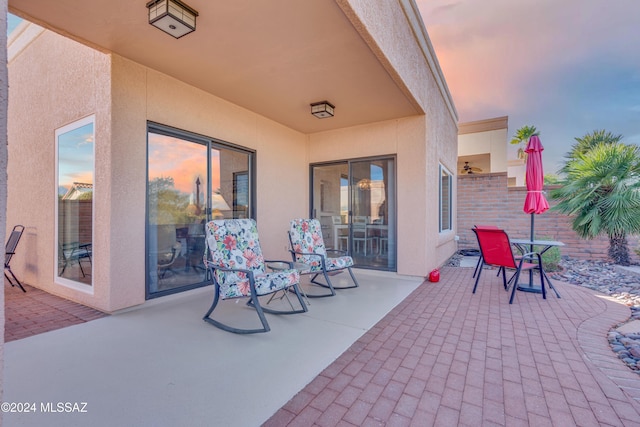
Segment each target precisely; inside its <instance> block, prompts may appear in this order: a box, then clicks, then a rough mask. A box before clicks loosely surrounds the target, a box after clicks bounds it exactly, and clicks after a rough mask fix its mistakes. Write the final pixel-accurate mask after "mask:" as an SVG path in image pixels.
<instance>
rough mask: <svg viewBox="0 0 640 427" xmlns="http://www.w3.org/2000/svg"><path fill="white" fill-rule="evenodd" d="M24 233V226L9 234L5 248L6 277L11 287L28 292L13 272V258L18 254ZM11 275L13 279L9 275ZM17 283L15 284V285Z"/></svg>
mask: <svg viewBox="0 0 640 427" xmlns="http://www.w3.org/2000/svg"><path fill="white" fill-rule="evenodd" d="M23 232H24V226H23V225H16V226H15V227H13V230H11V234H9V239H8V240H7V244H6V246H5V248H4V277H5V278H6V279H7V281H9V284H10V285H11V287H14V286H16V285H17V286H18V287H19V288H20V289H22V292H27V290H26V289H25V288H24V286H22V283H20V281H19V280H18V278H17V277H16V275H15V274H14V273H13V271H12V270H11V258H13V256H14V255H15V254H16V248H17V247H18V242H20V238H21V237H22V233H23ZM7 273H9V274H10V275H11V278H13V280H11V278H10V277H9V276H8V275H7ZM14 282H15V283H14Z"/></svg>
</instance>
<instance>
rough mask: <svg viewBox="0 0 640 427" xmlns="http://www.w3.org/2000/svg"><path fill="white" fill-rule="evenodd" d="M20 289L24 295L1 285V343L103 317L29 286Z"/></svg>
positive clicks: (16, 289) (98, 313)
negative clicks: (2, 319) (2, 297)
mask: <svg viewBox="0 0 640 427" xmlns="http://www.w3.org/2000/svg"><path fill="white" fill-rule="evenodd" d="M24 287H25V289H26V290H27V292H26V293H25V292H22V291H21V290H20V289H19V288H17V287H13V288H12V287H11V286H9V285H6V284H5V290H4V307H5V308H4V313H5V326H4V340H5V342H9V341H14V340H19V339H22V338H27V337H30V336H32V335H36V334H41V333H43V332H48V331H53V330H55V329H60V328H65V327H67V326H71V325H77V324H79V323H84V322H87V321H89V320H94V319H99V318H101V317H104V316H106V314H105V313H102V312H101V311H98V310H94V309H93V308H89V307H85V306H83V305H81V304H76V303H74V302H72V301H69V300H66V299H64V298H60V297H57V296H55V295H51V294H48V293H46V292H44V291H42V290H40V289H37V288H34V287H32V286H29V285H24Z"/></svg>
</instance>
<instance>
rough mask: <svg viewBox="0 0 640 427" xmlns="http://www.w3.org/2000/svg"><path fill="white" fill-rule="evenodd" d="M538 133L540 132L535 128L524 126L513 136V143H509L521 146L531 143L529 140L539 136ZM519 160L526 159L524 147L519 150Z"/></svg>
mask: <svg viewBox="0 0 640 427" xmlns="http://www.w3.org/2000/svg"><path fill="white" fill-rule="evenodd" d="M538 133H539V132H538V130H537V129H536V127H535V126H528V125H525V126H522V127H521V128H520V129H518V130H517V131H516V133H515V134H514V135H513V138H511V141H509V144H512V145H519V144H522V143H525V144H526V143H527V142H529V138H531V137H532V136H533V135H538ZM518 158H519V159H524V158H525V152H524V149H523V148H522V147H520V148H518Z"/></svg>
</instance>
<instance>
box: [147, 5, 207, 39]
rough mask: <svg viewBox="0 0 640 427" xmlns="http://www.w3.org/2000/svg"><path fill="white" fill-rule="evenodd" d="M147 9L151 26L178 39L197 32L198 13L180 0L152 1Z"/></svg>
mask: <svg viewBox="0 0 640 427" xmlns="http://www.w3.org/2000/svg"><path fill="white" fill-rule="evenodd" d="M147 8H148V9H149V24H151V25H153V26H154V27H156V28H159V29H161V30H162V31H164V32H165V33H167V34H169V35H171V36H173V37H175V38H177V39H179V38H180V37H182V36H184V35H187V34H189V33H191V32H193V31H195V30H196V16H198V12H196V11H195V10H193V9H192V8H190V7H189V6H187V5H186V4H184V3H182V2H181V1H180V0H151V1H150V2H149V3H147Z"/></svg>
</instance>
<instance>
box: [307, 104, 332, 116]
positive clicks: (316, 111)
mask: <svg viewBox="0 0 640 427" xmlns="http://www.w3.org/2000/svg"><path fill="white" fill-rule="evenodd" d="M335 108H336V107H335V106H334V105H333V104H331V103H330V102H329V101H321V102H314V103H313V104H311V114H313V115H314V116H316V117H317V118H319V119H326V118H327V117H333V110H334V109H335Z"/></svg>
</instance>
